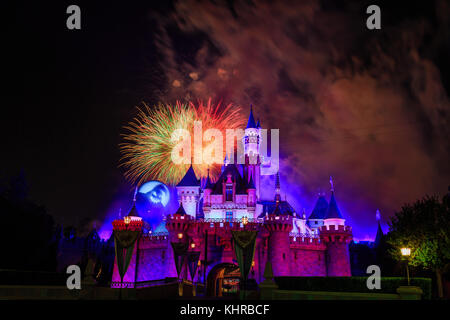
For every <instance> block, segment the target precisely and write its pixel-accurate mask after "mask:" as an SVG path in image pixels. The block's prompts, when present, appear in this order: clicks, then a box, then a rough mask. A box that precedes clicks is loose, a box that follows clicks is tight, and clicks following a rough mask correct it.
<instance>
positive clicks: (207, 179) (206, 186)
mask: <svg viewBox="0 0 450 320" xmlns="http://www.w3.org/2000/svg"><path fill="white" fill-rule="evenodd" d="M212 187H213V186H212V183H211V178H210V177H209V167H208V176H207V177H206V184H205V189H212Z"/></svg>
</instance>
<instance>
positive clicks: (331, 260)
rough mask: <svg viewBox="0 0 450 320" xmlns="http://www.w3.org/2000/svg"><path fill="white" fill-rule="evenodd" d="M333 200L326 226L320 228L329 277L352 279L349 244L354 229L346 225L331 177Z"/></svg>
mask: <svg viewBox="0 0 450 320" xmlns="http://www.w3.org/2000/svg"><path fill="white" fill-rule="evenodd" d="M330 184H331V198H330V202H329V205H328V209H327V213H326V216H325V219H324V225H323V226H322V227H320V228H319V230H320V239H321V240H322V241H323V242H324V243H325V245H326V247H327V276H329V277H350V276H351V275H352V274H351V268H350V254H349V249H348V244H349V243H350V241H351V240H352V238H353V236H352V229H351V227H349V226H346V225H345V224H344V222H345V219H344V218H343V217H342V215H341V212H340V210H339V208H338V206H337V203H336V199H335V197H334V186H333V180H332V178H331V177H330Z"/></svg>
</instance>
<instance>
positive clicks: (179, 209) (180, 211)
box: [175, 203, 186, 216]
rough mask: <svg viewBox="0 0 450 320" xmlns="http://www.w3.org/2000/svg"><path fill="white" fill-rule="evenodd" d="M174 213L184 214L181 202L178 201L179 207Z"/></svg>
mask: <svg viewBox="0 0 450 320" xmlns="http://www.w3.org/2000/svg"><path fill="white" fill-rule="evenodd" d="M175 214H179V215H181V216H185V215H186V211H184V208H183V205H182V204H181V203H180V207H179V208H178V210H177V212H175Z"/></svg>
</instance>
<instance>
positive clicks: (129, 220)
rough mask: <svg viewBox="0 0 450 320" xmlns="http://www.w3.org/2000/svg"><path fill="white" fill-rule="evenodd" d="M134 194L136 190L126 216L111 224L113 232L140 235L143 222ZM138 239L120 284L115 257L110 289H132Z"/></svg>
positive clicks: (134, 277)
mask: <svg viewBox="0 0 450 320" xmlns="http://www.w3.org/2000/svg"><path fill="white" fill-rule="evenodd" d="M136 193H137V188H136V192H135V193H134V199H133V206H132V207H131V210H130V211H129V213H128V215H127V216H125V217H123V219H118V220H114V221H113V223H112V225H113V232H114V231H122V230H132V231H139V232H141V233H142V227H143V221H142V218H141V217H140V216H139V214H138V212H137V209H136ZM139 239H140V237H138V238H137V239H136V242H135V244H134V246H133V252H132V256H131V260H130V264H129V265H128V268H127V271H126V272H125V275H124V277H123V283H122V284H121V279H120V274H119V267H118V264H117V257H115V259H114V267H113V275H112V282H111V287H120V285H122V287H124V288H127V287H130V288H134V283H135V282H136V278H137V274H136V270H137V252H138V250H139V248H138V247H139Z"/></svg>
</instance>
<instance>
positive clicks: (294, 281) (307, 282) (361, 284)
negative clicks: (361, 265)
mask: <svg viewBox="0 0 450 320" xmlns="http://www.w3.org/2000/svg"><path fill="white" fill-rule="evenodd" d="M367 278H368V277H275V282H276V284H277V285H278V287H279V289H280V290H300V291H332V292H369V293H396V290H397V288H398V287H400V286H406V285H407V283H406V279H405V278H403V277H382V278H381V289H379V290H377V289H373V290H370V289H369V288H367ZM410 285H411V286H417V287H420V288H422V290H423V299H426V300H430V299H431V279H430V278H411V279H410Z"/></svg>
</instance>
